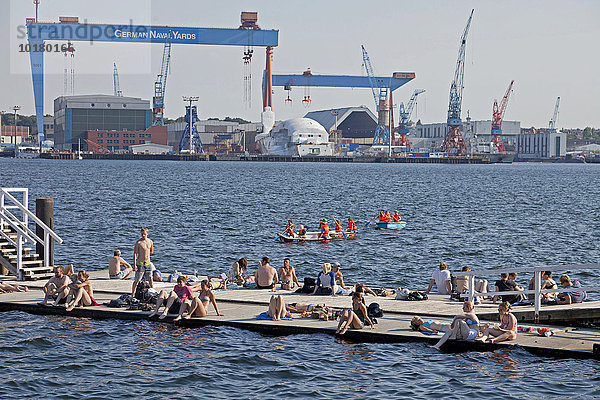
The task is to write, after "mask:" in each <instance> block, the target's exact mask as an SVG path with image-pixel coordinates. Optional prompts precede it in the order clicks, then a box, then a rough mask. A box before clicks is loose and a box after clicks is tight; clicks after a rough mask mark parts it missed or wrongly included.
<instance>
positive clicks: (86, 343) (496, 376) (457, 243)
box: [0, 159, 600, 398]
mask: <svg viewBox="0 0 600 400" xmlns="http://www.w3.org/2000/svg"><path fill="white" fill-rule="evenodd" d="M0 187H29V189H30V197H31V199H32V201H31V205H32V206H31V208H32V209H34V208H35V207H34V199H35V198H36V197H54V198H55V228H56V231H57V233H58V234H59V235H60V236H61V237H62V238H63V239H64V240H65V244H64V245H56V255H55V259H56V263H57V264H66V263H70V262H73V263H74V264H75V265H76V266H77V267H83V268H86V269H90V270H94V269H101V268H106V266H107V261H108V257H109V256H110V255H112V251H113V250H114V249H115V248H120V249H121V250H122V251H123V253H124V256H125V257H126V259H129V260H131V257H132V252H133V243H134V242H135V240H136V239H137V237H138V235H139V227H140V226H148V227H149V228H150V237H151V238H152V239H153V240H154V243H155V249H156V254H155V256H154V257H153V260H154V262H155V264H156V265H157V266H158V267H159V268H160V269H161V270H163V271H165V272H171V271H173V270H175V269H178V270H179V271H186V272H192V271H193V270H194V269H197V270H198V272H200V273H211V274H213V273H220V272H225V271H226V270H227V268H228V267H229V266H230V265H231V263H232V262H233V261H234V260H235V259H237V258H239V257H242V256H245V257H247V258H248V260H249V266H250V267H249V269H250V272H253V271H254V269H255V266H256V264H257V261H258V259H259V258H260V257H262V256H265V255H266V256H268V257H270V258H271V259H272V265H274V266H276V267H278V266H280V265H281V264H282V262H283V258H284V257H291V259H292V263H293V265H294V266H295V267H296V270H297V273H298V276H299V277H300V279H302V277H304V276H314V275H316V273H317V272H318V271H319V270H320V267H321V264H322V263H323V262H326V261H339V262H340V263H341V264H342V271H343V272H344V275H345V278H346V280H348V281H351V282H354V281H361V282H367V283H370V284H375V285H386V286H391V287H397V286H403V287H411V288H415V289H417V288H425V287H426V284H427V282H428V280H429V276H430V274H431V271H432V270H433V269H435V268H436V267H437V264H438V263H439V262H440V261H442V260H444V261H446V262H447V263H448V265H449V266H450V268H451V269H452V270H458V269H459V268H460V267H461V266H462V265H470V266H471V267H473V269H486V268H494V267H498V266H516V267H532V266H541V265H555V264H570V263H593V262H598V260H599V259H600V257H599V256H600V249H599V246H598V243H600V241H599V236H600V222H599V221H600V210H599V208H598V199H599V198H600V170H599V167H598V165H550V164H515V165H425V164H416V165H384V164H367V165H353V164H309V163H306V164H304V163H300V164H291V163H227V162H217V163H214V162H204V163H184V162H161V161H140V162H136V161H122V162H120V161H91V160H81V161H49V160H11V159H0ZM379 209H391V210H394V209H398V210H399V211H400V213H401V214H402V215H403V219H405V220H406V221H408V225H407V228H406V229H405V230H403V231H400V232H379V231H376V230H374V229H372V226H370V227H368V228H364V225H365V223H366V222H367V221H368V220H369V219H370V218H371V217H372V216H374V215H375V213H376V212H377V211H378V210H379ZM334 216H335V217H337V218H344V219H345V218H346V217H347V216H352V217H354V218H355V219H356V221H357V225H358V226H359V228H360V230H361V231H360V233H359V239H358V240H353V241H340V242H333V243H329V244H317V243H309V244H292V245H286V244H281V243H275V242H274V240H273V238H274V237H275V235H276V233H277V232H281V231H283V229H284V226H285V221H287V219H288V218H293V219H294V222H295V223H296V226H298V225H299V224H300V223H303V224H305V225H309V226H315V225H316V224H317V222H318V221H319V220H320V219H321V218H327V219H329V220H331V219H332V217H334ZM561 272H562V271H561ZM565 272H568V271H565ZM571 275H572V276H573V277H575V278H576V279H579V280H581V281H582V282H583V283H584V284H585V285H595V286H598V285H600V276H599V274H598V273H597V272H596V271H583V272H576V271H573V273H571ZM489 278H490V279H494V277H493V276H490V277H489ZM519 280H520V282H521V284H522V285H525V284H526V283H527V281H528V280H529V277H528V276H520V277H519ZM596 296H597V293H595V294H593V297H596ZM1 318H2V319H1V322H0V349H1V350H0V358H1V361H2V362H1V363H0V376H2V377H3V379H2V380H0V394H6V393H13V392H16V393H19V394H22V395H23V396H24V397H44V398H47V397H63V398H75V397H77V398H80V397H81V396H85V397H86V398H116V397H125V396H135V397H139V396H144V397H146V398H160V397H167V396H168V397H174V396H175V395H177V396H178V397H182V398H193V397H200V396H205V397H207V398H230V397H233V396H242V397H254V398H279V397H296V398H304V397H309V396H310V397H316V398H319V397H333V395H334V394H333V393H335V396H336V397H337V396H340V395H341V396H344V395H345V396H350V397H352V398H355V397H359V396H360V397H363V396H373V395H378V396H379V397H382V396H383V397H388V398H389V397H394V398H395V397H401V396H419V397H442V396H444V397H445V396H450V397H452V396H455V397H467V396H471V397H473V396H476V397H483V396H486V397H490V398H510V397H511V396H512V397H514V398H527V397H528V398H539V397H563V398H564V397H565V396H567V397H571V396H575V395H576V396H577V397H582V398H585V397H597V396H598V395H599V393H598V389H597V386H598V378H597V376H598V372H599V371H598V369H599V364H598V362H597V361H591V360H589V361H574V360H554V359H545V358H539V357H536V356H533V355H530V354H528V353H526V352H523V351H520V350H514V351H500V352H493V353H464V354H439V353H437V352H434V351H431V350H429V349H427V348H426V347H425V346H424V345H422V344H415V343H408V344H352V343H344V342H339V341H336V340H335V339H334V338H332V337H330V336H326V335H294V336H285V337H270V336H262V335H260V334H257V333H253V332H246V331H241V330H238V329H235V328H226V327H220V328H202V329H192V330H188V329H183V328H175V327H169V326H163V325H159V324H150V323H146V322H123V321H91V320H85V319H69V318H60V317H41V316H31V315H27V314H23V313H3V314H1ZM55 346H56V347H58V349H59V350H54V348H55ZM40 359H43V360H45V361H44V362H43V363H40V362H39V360H40ZM63 382H66V383H69V384H75V386H73V385H64V384H63ZM119 382H123V383H119ZM248 388H250V390H248ZM40 393H46V394H45V395H44V396H41V395H40Z"/></svg>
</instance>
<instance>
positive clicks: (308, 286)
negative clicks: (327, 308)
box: [296, 277, 317, 293]
mask: <svg viewBox="0 0 600 400" xmlns="http://www.w3.org/2000/svg"><path fill="white" fill-rule="evenodd" d="M316 284H317V282H316V281H315V278H311V277H306V278H304V286H302V287H301V288H300V289H298V290H296V293H312V292H314V291H315V286H316Z"/></svg>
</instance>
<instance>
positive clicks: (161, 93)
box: [152, 31, 171, 125]
mask: <svg viewBox="0 0 600 400" xmlns="http://www.w3.org/2000/svg"><path fill="white" fill-rule="evenodd" d="M170 39H171V31H169V40H167V41H166V42H165V47H164V48H163V56H162V65H161V67H160V74H158V75H157V77H156V82H154V98H153V99H152V125H164V124H165V122H164V120H163V113H164V109H165V90H166V88H167V74H168V72H169V62H170V60H171V40H170Z"/></svg>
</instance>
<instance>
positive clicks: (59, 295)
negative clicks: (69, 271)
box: [38, 267, 71, 306]
mask: <svg viewBox="0 0 600 400" xmlns="http://www.w3.org/2000/svg"><path fill="white" fill-rule="evenodd" d="M70 283H71V278H69V277H68V276H67V275H65V274H64V269H63V267H55V268H54V276H53V277H52V278H50V279H49V280H48V282H46V284H45V285H44V288H43V291H44V294H45V295H44V301H41V302H39V303H38V304H39V305H40V306H46V305H48V300H49V299H51V298H52V299H54V305H55V306H57V305H59V304H63V303H66V302H67V295H68V294H69V284H70Z"/></svg>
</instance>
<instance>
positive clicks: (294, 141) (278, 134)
mask: <svg viewBox="0 0 600 400" xmlns="http://www.w3.org/2000/svg"><path fill="white" fill-rule="evenodd" d="M263 126H265V127H268V126H269V125H268V124H263ZM265 131H266V129H265ZM256 142H257V143H258V146H259V148H260V151H261V153H262V154H268V155H278V156H296V157H298V156H299V157H303V156H332V155H333V154H334V146H333V145H334V144H333V143H332V142H330V141H329V134H328V133H327V130H325V128H323V126H322V125H321V124H319V123H318V122H317V121H315V120H313V119H310V118H293V119H288V120H285V121H280V122H277V123H276V124H274V126H273V128H272V129H270V130H269V131H268V132H264V133H261V134H258V135H256Z"/></svg>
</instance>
